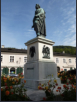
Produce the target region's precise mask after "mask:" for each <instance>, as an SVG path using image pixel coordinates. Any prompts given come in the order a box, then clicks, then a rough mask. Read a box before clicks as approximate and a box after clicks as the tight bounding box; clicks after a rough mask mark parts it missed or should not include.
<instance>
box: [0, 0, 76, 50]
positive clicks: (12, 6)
mask: <svg viewBox="0 0 77 102" xmlns="http://www.w3.org/2000/svg"><path fill="white" fill-rule="evenodd" d="M36 4H39V5H40V6H41V8H43V9H44V10H45V12H46V19H45V22H46V34H47V36H46V38H47V39H49V40H52V41H53V42H55V44H54V46H56V45H64V46H66V45H67V46H76V0H1V45H5V47H14V48H19V49H21V48H23V49H24V48H25V49H27V47H26V46H25V44H24V43H26V42H27V41H28V40H30V39H33V38H35V37H36V33H35V31H34V29H33V28H31V27H32V25H33V17H34V13H35V5H36Z"/></svg>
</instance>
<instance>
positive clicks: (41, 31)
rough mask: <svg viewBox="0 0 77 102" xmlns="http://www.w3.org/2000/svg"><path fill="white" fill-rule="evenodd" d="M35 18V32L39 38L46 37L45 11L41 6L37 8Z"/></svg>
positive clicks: (37, 5)
mask: <svg viewBox="0 0 77 102" xmlns="http://www.w3.org/2000/svg"><path fill="white" fill-rule="evenodd" d="M35 8H36V11H35V16H34V18H33V26H32V28H34V30H35V31H36V35H37V36H43V37H45V36H46V26H45V11H44V10H43V8H40V5H39V4H36V6H35Z"/></svg>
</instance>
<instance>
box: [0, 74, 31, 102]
mask: <svg viewBox="0 0 77 102" xmlns="http://www.w3.org/2000/svg"><path fill="white" fill-rule="evenodd" d="M19 77H20V76H19ZM19 77H18V78H11V77H9V76H8V77H5V76H2V77H1V86H3V87H1V101H30V99H29V97H28V96H27V95H26V89H25V88H24V84H25V83H26V80H24V82H22V83H21V84H20V81H21V78H19ZM18 84H20V86H19V87H18ZM15 85H17V86H15Z"/></svg>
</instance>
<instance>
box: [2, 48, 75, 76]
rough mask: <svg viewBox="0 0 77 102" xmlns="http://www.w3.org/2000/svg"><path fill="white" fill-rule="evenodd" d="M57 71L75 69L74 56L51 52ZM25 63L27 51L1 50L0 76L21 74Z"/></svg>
mask: <svg viewBox="0 0 77 102" xmlns="http://www.w3.org/2000/svg"><path fill="white" fill-rule="evenodd" d="M53 58H54V62H55V63H56V64H57V71H64V70H65V71H67V70H70V69H74V68H76V55H70V54H66V53H57V52H53ZM26 62H27V50H25V49H14V48H1V74H2V73H5V74H9V73H15V74H18V73H20V72H22V73H23V74H24V64H25V63H26Z"/></svg>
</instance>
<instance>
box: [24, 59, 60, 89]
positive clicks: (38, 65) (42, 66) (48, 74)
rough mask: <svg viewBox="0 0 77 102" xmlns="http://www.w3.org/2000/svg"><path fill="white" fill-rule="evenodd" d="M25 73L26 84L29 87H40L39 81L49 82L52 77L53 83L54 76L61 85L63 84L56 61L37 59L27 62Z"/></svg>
mask: <svg viewBox="0 0 77 102" xmlns="http://www.w3.org/2000/svg"><path fill="white" fill-rule="evenodd" d="M24 73H25V74H24V80H26V84H25V85H26V87H28V88H32V89H38V86H39V83H42V84H44V83H47V82H48V81H49V80H50V79H51V80H52V81H51V83H53V81H54V78H55V79H56V80H57V83H58V84H59V86H60V84H61V81H60V79H59V78H57V65H56V64H55V62H47V61H46V62H44V61H36V62H32V63H31V62H30V63H26V64H25V66H24ZM52 74H53V78H52Z"/></svg>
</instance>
